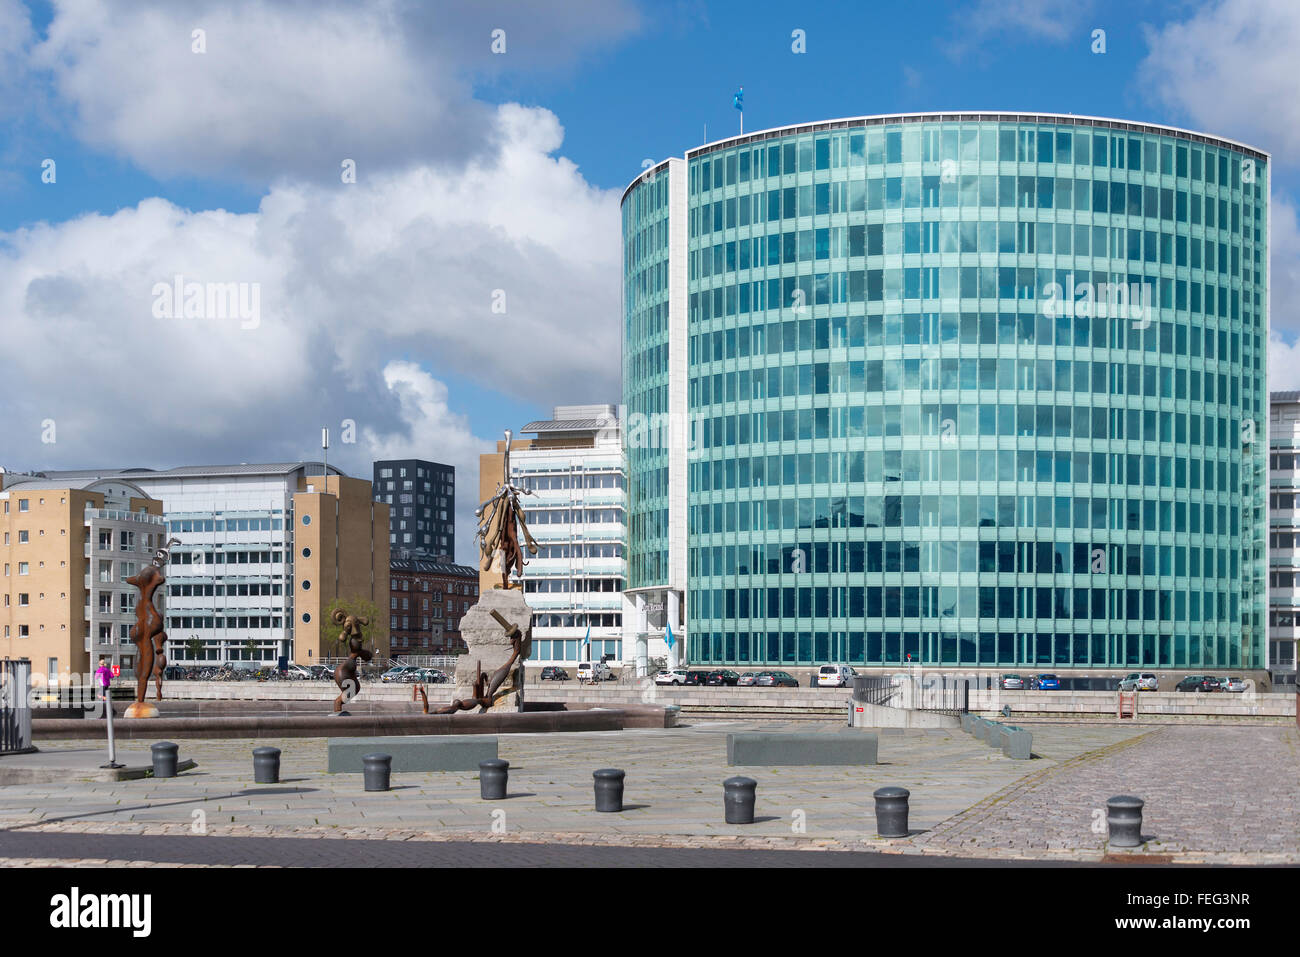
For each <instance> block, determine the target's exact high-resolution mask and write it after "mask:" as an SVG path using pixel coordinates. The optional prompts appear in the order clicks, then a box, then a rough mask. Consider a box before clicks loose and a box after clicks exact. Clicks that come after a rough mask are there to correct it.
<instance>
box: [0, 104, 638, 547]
mask: <svg viewBox="0 0 1300 957" xmlns="http://www.w3.org/2000/svg"><path fill="white" fill-rule="evenodd" d="M493 126H494V131H493V137H494V140H495V141H496V142H497V143H498V144H499V147H498V149H497V151H496V152H495V153H493V154H491V155H490V156H486V157H483V158H480V159H475V160H473V161H471V162H470V163H469V164H468V165H467V166H466V167H464V168H463V169H461V170H458V171H451V170H446V169H439V168H436V167H431V166H423V165H421V166H412V167H410V168H407V169H404V170H401V171H394V172H390V173H384V174H378V175H376V176H373V177H369V178H363V179H362V180H361V181H360V182H358V183H357V184H356V185H353V186H344V185H342V184H339V185H311V184H296V185H292V186H289V185H282V186H277V187H274V188H272V189H271V190H270V191H269V193H268V194H267V196H266V197H265V199H264V200H263V202H262V204H261V206H260V208H259V210H258V211H257V212H255V213H247V214H231V213H227V212H225V211H221V210H209V211H199V212H191V211H189V210H184V209H181V208H178V207H177V206H175V205H173V204H171V203H169V202H167V201H165V200H162V199H150V200H147V201H145V202H142V203H140V204H139V205H138V206H136V207H134V208H129V209H123V210H120V211H118V212H117V213H114V214H113V215H110V216H103V215H87V216H83V217H80V218H78V219H75V220H71V221H68V222H64V223H59V224H39V225H37V226H34V227H31V228H25V229H21V230H17V231H15V232H12V233H8V234H0V315H4V316H5V337H6V352H7V355H6V362H5V367H6V383H5V405H6V414H5V417H4V420H5V443H4V454H5V456H6V459H7V460H6V461H5V462H4V463H3V464H5V465H7V466H10V467H42V466H44V467H73V466H85V465H95V464H106V465H130V464H141V465H151V466H159V465H172V464H180V463H185V462H213V461H215V460H217V459H221V458H225V459H230V460H234V461H259V460H261V461H271V460H283V459H284V458H287V457H296V456H303V457H308V456H315V455H316V454H318V453H317V450H316V449H315V442H314V438H313V437H314V436H316V435H318V434H319V433H318V432H317V429H318V428H319V426H320V425H322V424H327V423H339V422H340V421H341V420H343V419H347V418H350V419H353V420H354V421H355V422H356V423H357V427H358V431H359V432H360V434H361V435H362V436H365V437H366V442H364V443H359V444H358V445H357V446H352V447H346V446H340V447H338V449H337V453H338V454H337V457H336V456H335V455H331V461H332V462H335V463H336V464H339V465H340V466H342V467H343V468H345V469H348V470H349V471H350V472H352V474H357V475H368V474H369V462H370V460H371V459H370V457H369V455H370V454H371V453H372V452H379V451H383V452H384V453H385V454H388V453H389V452H394V451H395V450H397V449H403V450H406V451H409V454H411V455H419V456H421V457H425V458H433V459H436V460H440V461H443V460H446V459H447V458H448V457H449V456H451V457H457V458H458V459H459V461H457V462H456V463H455V464H468V463H472V465H473V475H476V474H477V458H476V452H475V450H476V449H478V448H479V444H480V443H481V441H486V440H479V439H476V438H475V437H474V436H473V435H472V434H471V432H470V430H469V427H468V425H467V423H466V422H465V421H464V420H462V419H459V418H457V417H456V416H455V415H453V414H452V412H451V408H452V407H453V403H452V402H451V400H450V399H449V397H448V396H447V393H446V388H445V386H443V385H442V384H441V383H440V382H435V378H436V377H437V375H438V374H439V370H445V373H446V374H455V375H456V376H458V377H460V378H463V379H467V380H470V381H473V382H475V383H477V384H478V385H479V386H481V387H483V388H484V389H485V390H495V391H498V392H502V393H505V394H506V395H508V396H512V397H515V398H519V399H525V400H527V401H529V402H531V403H534V404H537V405H542V406H546V405H550V404H554V403H557V402H564V401H577V402H582V401H593V402H596V401H607V402H616V401H617V400H618V398H617V391H618V383H619V367H618V356H619V347H618V342H619V322H618V314H619V261H620V253H619V249H620V246H619V233H618V230H619V217H618V193H617V191H602V190H598V189H595V188H593V187H591V186H590V185H589V184H588V183H587V182H586V181H585V180H584V179H583V178H582V177H581V175H579V173H578V171H577V170H576V168H575V167H574V166H573V164H572V163H570V162H569V161H567V160H565V159H563V158H559V157H556V156H553V155H551V154H552V152H553V151H554V150H555V149H557V148H558V147H559V145H560V142H561V139H562V136H563V130H562V128H561V127H560V125H559V123H558V121H557V120H556V118H555V117H554V116H553V115H552V114H551V113H549V112H548V111H546V110H541V109H525V108H522V107H518V106H513V105H512V106H505V107H501V108H500V109H499V110H498V111H497V113H496V114H495V116H494V124H493ZM177 274H180V275H183V276H184V277H185V278H186V280H192V281H197V282H221V283H225V282H246V283H253V282H256V283H259V284H260V303H261V316H260V324H259V325H258V327H257V328H255V329H241V328H240V323H239V322H238V321H235V320H212V319H157V318H154V315H153V311H152V290H153V288H154V285H155V284H156V283H158V282H170V281H171V280H172V278H173V277H174V276H175V275H177ZM494 290H503V291H504V293H505V303H506V312H505V314H504V315H501V314H495V313H493V312H492V301H493V299H492V297H493V291H494ZM395 360H396V361H395ZM420 369H423V370H425V371H420ZM46 419H53V420H54V421H55V422H56V423H57V436H58V441H57V443H56V444H54V445H43V444H42V443H41V440H40V435H41V424H42V422H44V421H45V420H46ZM434 420H436V421H434ZM517 425H518V422H516V421H514V420H513V419H509V420H507V421H503V422H502V423H501V427H503V428H505V427H511V426H516V427H517ZM363 453H364V454H363ZM349 456H350V457H349ZM461 476H462V479H461V481H462V483H468V484H462V488H465V489H466V490H467V493H468V494H463V496H462V497H463V501H464V502H465V503H467V504H468V500H469V499H470V498H473V497H474V495H475V492H476V490H477V485H476V483H475V482H474V481H473V477H472V475H470V474H466V473H465V472H461ZM471 507H472V506H471ZM461 528H462V529H464V528H465V526H463V525H462V526H461ZM469 528H472V526H469ZM462 537H463V538H466V539H467V538H468V532H467V531H462ZM467 544H469V545H471V546H472V543H462V548H461V557H462V558H464V557H465V556H466V552H465V548H466V545H467Z"/></svg>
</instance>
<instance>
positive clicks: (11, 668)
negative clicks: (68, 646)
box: [0, 659, 33, 754]
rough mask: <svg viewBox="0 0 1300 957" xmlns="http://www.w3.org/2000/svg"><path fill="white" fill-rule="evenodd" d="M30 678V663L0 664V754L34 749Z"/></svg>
mask: <svg viewBox="0 0 1300 957" xmlns="http://www.w3.org/2000/svg"><path fill="white" fill-rule="evenodd" d="M31 678H32V663H31V662H30V661H12V660H9V659H5V660H4V661H0V754H16V753H21V752H23V751H31V750H33V749H32V709H31V702H30V701H28V698H27V689H28V688H29V687H30V685H31Z"/></svg>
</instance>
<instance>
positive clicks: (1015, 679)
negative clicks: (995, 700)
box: [998, 675, 1025, 691]
mask: <svg viewBox="0 0 1300 957" xmlns="http://www.w3.org/2000/svg"><path fill="white" fill-rule="evenodd" d="M998 686H999V687H1000V688H1001V689H1002V690H1003V691H1024V690H1025V679H1024V678H1022V677H1020V675H1003V676H1002V677H1001V678H999V679H998Z"/></svg>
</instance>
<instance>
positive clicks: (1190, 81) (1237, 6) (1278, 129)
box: [1138, 0, 1300, 153]
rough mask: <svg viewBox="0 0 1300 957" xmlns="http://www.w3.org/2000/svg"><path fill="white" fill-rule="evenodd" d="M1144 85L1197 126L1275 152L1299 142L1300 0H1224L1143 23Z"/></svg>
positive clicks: (1141, 71) (1144, 89) (1290, 148)
mask: <svg viewBox="0 0 1300 957" xmlns="http://www.w3.org/2000/svg"><path fill="white" fill-rule="evenodd" d="M1144 32H1145V34H1146V42H1147V45H1148V47H1149V48H1150V52H1149V53H1148V54H1147V56H1146V58H1145V59H1144V60H1143V61H1142V63H1141V64H1140V65H1139V68H1138V84H1139V89H1140V90H1141V92H1143V93H1144V94H1145V95H1147V96H1148V97H1149V98H1150V99H1152V100H1154V101H1156V102H1159V103H1162V104H1164V105H1165V106H1167V107H1170V108H1172V109H1174V110H1177V111H1178V113H1179V114H1181V115H1183V116H1186V117H1188V118H1189V119H1190V120H1191V122H1192V124H1193V125H1195V126H1196V127H1197V128H1198V129H1203V130H1206V131H1208V132H1213V133H1216V134H1219V135H1222V136H1230V137H1232V138H1234V139H1238V140H1242V141H1244V142H1247V143H1251V144H1253V145H1256V146H1259V147H1261V148H1262V149H1266V150H1269V151H1271V152H1278V153H1294V152H1295V151H1296V150H1297V149H1300V74H1297V72H1296V69H1295V61H1296V50H1297V49H1298V48H1300V4H1296V3H1295V2H1293V0H1223V2H1220V3H1215V4H1212V5H1208V6H1205V7H1203V8H1201V9H1199V10H1197V12H1195V13H1194V14H1192V16H1191V17H1189V18H1188V19H1186V20H1178V21H1172V22H1169V23H1166V24H1165V25H1164V26H1161V27H1152V26H1148V27H1146V28H1145V31H1144Z"/></svg>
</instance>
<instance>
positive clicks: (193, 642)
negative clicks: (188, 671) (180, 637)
mask: <svg viewBox="0 0 1300 957" xmlns="http://www.w3.org/2000/svg"><path fill="white" fill-rule="evenodd" d="M185 650H186V651H188V652H189V653H190V660H191V661H198V660H199V654H200V653H201V652H202V651H203V642H202V641H201V640H200V639H199V636H198V635H191V636H190V640H189V641H187V642H185Z"/></svg>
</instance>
